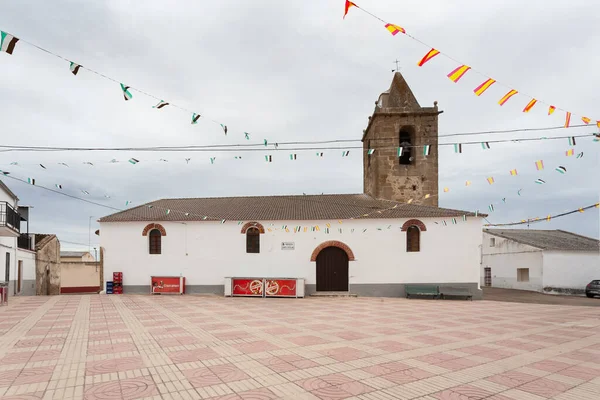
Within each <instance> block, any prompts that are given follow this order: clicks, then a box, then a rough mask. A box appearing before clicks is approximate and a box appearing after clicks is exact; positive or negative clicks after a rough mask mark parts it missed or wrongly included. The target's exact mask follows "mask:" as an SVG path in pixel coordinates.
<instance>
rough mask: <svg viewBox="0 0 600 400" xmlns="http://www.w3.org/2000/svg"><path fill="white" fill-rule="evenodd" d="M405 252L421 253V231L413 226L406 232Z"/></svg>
mask: <svg viewBox="0 0 600 400" xmlns="http://www.w3.org/2000/svg"><path fill="white" fill-rule="evenodd" d="M406 251H408V252H418V251H421V231H420V230H419V228H418V227H417V226H415V225H412V226H409V227H408V229H407V230H406Z"/></svg>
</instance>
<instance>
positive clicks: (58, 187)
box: [54, 183, 62, 189]
mask: <svg viewBox="0 0 600 400" xmlns="http://www.w3.org/2000/svg"><path fill="white" fill-rule="evenodd" d="M54 186H56V188H57V189H62V185H59V184H58V183H57V184H55V185H54Z"/></svg>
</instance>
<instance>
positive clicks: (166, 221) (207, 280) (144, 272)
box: [99, 194, 482, 298]
mask: <svg viewBox="0 0 600 400" xmlns="http://www.w3.org/2000/svg"><path fill="white" fill-rule="evenodd" d="M463 217H464V218H463ZM453 219H455V221H453ZM463 219H466V221H465V220H463ZM99 222H100V243H101V247H102V251H103V263H104V281H105V282H106V281H112V280H113V273H115V272H121V273H122V282H123V290H124V292H125V293H136V292H137V293H150V291H151V277H152V276H158V277H169V276H175V277H179V276H183V277H184V278H185V290H186V293H217V294H223V293H224V291H227V292H228V291H229V287H226V286H224V285H225V282H226V278H230V277H238V278H248V279H250V280H253V279H254V278H259V279H262V278H266V279H269V278H293V279H303V280H304V282H305V290H306V294H311V293H314V292H317V291H319V292H323V291H325V292H350V293H351V294H358V295H362V296H403V295H404V285H406V284H418V283H421V284H436V285H452V286H461V287H468V288H469V289H470V291H471V292H472V294H473V295H474V298H481V291H480V289H479V261H480V253H479V244H480V241H481V228H482V220H481V216H475V214H473V213H469V212H464V211H457V210H450V209H444V208H438V207H433V206H423V205H413V204H406V203H400V202H394V201H389V200H377V199H374V198H372V197H370V196H369V195H366V194H348V195H346V194H340V195H317V196H270V197H229V198H190V199H166V200H158V201H155V202H152V203H148V204H145V205H141V206H139V207H135V208H131V209H129V210H126V211H122V212H119V213H116V214H112V215H109V216H106V217H104V218H101V219H100V220H99ZM453 222H456V223H453ZM161 282H162V280H161ZM227 282H229V281H227ZM228 284H229V283H228Z"/></svg>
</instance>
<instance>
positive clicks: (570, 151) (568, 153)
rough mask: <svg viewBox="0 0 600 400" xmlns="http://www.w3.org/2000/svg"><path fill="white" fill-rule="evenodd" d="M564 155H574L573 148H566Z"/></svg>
mask: <svg viewBox="0 0 600 400" xmlns="http://www.w3.org/2000/svg"><path fill="white" fill-rule="evenodd" d="M566 155H567V157H571V156H573V155H575V149H569V150H567V151H566Z"/></svg>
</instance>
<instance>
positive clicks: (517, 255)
mask: <svg viewBox="0 0 600 400" xmlns="http://www.w3.org/2000/svg"><path fill="white" fill-rule="evenodd" d="M491 238H495V240H496V245H495V247H491V246H490V239H491ZM481 253H482V257H481V270H480V277H481V285H482V286H483V285H484V269H485V267H490V268H491V270H492V287H501V288H508V289H521V290H536V291H541V290H542V288H543V282H542V250H540V249H537V248H535V247H531V246H527V245H524V244H520V243H517V242H514V241H512V240H507V239H503V238H500V237H498V236H494V235H491V234H489V233H486V232H484V233H483V242H482V252H481ZM518 268H529V282H517V269H518Z"/></svg>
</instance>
